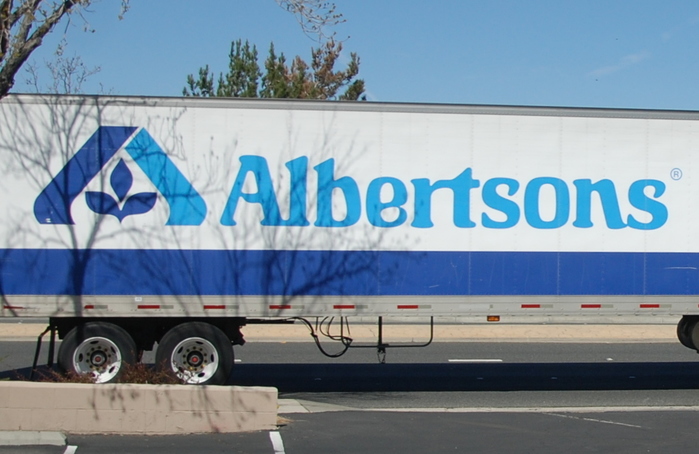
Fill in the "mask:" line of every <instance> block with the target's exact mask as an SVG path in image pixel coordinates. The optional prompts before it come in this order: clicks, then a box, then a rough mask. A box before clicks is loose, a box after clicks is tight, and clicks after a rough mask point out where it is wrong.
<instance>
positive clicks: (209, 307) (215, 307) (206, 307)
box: [204, 304, 226, 310]
mask: <svg viewBox="0 0 699 454" xmlns="http://www.w3.org/2000/svg"><path fill="white" fill-rule="evenodd" d="M225 308H226V306H225V304H219V305H216V304H212V305H208V306H207V305H206V304H205V305H204V309H205V310H206V309H225Z"/></svg>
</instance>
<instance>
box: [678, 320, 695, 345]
mask: <svg viewBox="0 0 699 454" xmlns="http://www.w3.org/2000/svg"><path fill="white" fill-rule="evenodd" d="M697 321H699V319H698V318H697V317H692V316H689V315H684V316H682V318H681V319H680V321H679V323H677V339H679V341H680V343H681V344H682V345H684V346H685V347H687V348H691V349H692V350H696V346H695V345H694V342H693V341H692V331H693V329H694V326H695V325H696V324H697Z"/></svg>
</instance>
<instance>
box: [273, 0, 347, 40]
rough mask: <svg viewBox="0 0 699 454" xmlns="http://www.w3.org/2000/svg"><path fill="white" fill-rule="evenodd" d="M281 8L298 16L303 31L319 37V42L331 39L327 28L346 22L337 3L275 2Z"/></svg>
mask: <svg viewBox="0 0 699 454" xmlns="http://www.w3.org/2000/svg"><path fill="white" fill-rule="evenodd" d="M275 1H276V2H277V3H278V4H279V6H281V7H282V8H284V9H285V10H286V11H288V12H290V13H291V14H293V15H294V16H296V20H297V21H298V22H299V25H301V29H302V30H303V32H304V33H305V34H306V35H308V36H311V37H313V36H317V37H318V41H322V40H323V39H324V38H329V37H332V35H331V36H327V35H326V34H325V29H326V27H332V26H333V25H337V24H341V23H342V22H344V21H345V20H344V19H343V18H342V14H340V13H338V12H337V10H336V6H335V3H333V2H327V1H325V0H275Z"/></svg>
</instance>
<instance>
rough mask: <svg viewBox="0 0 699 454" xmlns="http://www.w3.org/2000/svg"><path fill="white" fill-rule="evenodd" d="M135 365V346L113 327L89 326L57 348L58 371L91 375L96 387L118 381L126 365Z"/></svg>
mask: <svg viewBox="0 0 699 454" xmlns="http://www.w3.org/2000/svg"><path fill="white" fill-rule="evenodd" d="M135 362H136V343H135V342H134V340H133V339H132V338H131V336H130V335H129V333H127V332H126V331H125V330H124V329H123V328H120V327H119V326H117V325H114V324H112V323H105V322H88V323H85V324H84V325H80V326H76V327H75V328H73V329H72V330H70V331H69V332H68V334H66V336H65V337H64V338H63V342H61V346H60V347H59V348H58V367H59V368H60V369H61V370H63V371H64V372H72V373H76V374H86V373H92V374H93V375H94V377H95V382H96V383H113V382H116V381H118V380H119V376H120V375H121V373H122V372H123V367H122V366H123V365H125V364H134V363H135Z"/></svg>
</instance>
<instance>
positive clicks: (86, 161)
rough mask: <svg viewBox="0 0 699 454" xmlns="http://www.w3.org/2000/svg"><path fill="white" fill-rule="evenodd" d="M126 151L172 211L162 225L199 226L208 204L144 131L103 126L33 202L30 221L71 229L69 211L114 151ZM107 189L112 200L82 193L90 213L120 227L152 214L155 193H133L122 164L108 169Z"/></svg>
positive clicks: (104, 196) (103, 194)
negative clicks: (108, 217) (109, 217)
mask: <svg viewBox="0 0 699 454" xmlns="http://www.w3.org/2000/svg"><path fill="white" fill-rule="evenodd" d="M121 149H124V150H125V151H126V152H127V153H128V154H129V156H130V157H131V158H132V159H133V160H134V162H135V163H136V164H137V165H138V167H139V168H140V169H141V170H142V171H143V173H144V174H145V175H146V176H147V177H148V179H149V180H150V181H151V182H152V183H153V185H154V187H155V188H156V189H157V191H158V192H159V193H160V194H161V195H162V197H163V198H164V199H165V201H166V202H167V204H168V205H169V206H170V217H169V218H168V220H167V222H166V225H200V224H201V223H202V222H204V218H205V216H206V203H205V202H204V200H203V199H202V197H201V196H200V195H199V193H198V192H197V191H196V190H195V189H194V188H193V187H192V185H191V184H190V182H189V181H187V179H186V178H185V177H184V175H182V173H180V171H179V170H178V169H177V167H176V166H175V164H174V163H173V162H172V161H171V160H170V158H169V157H168V156H167V155H166V154H165V152H163V150H162V149H161V148H160V146H159V145H158V144H157V143H156V142H155V140H153V138H152V137H151V136H150V134H148V131H146V130H145V129H143V128H137V127H132V126H101V127H99V128H98V129H97V131H96V132H95V133H94V134H93V135H92V137H90V139H88V141H87V142H85V145H83V146H82V147H81V148H80V149H79V150H78V152H77V153H76V154H75V155H74V156H73V157H72V158H71V159H70V160H69V161H68V163H67V164H66V166H65V167H64V168H63V169H62V170H61V172H59V174H58V175H56V177H55V178H54V179H53V180H51V182H50V183H49V184H48V186H46V188H45V189H44V190H43V191H42V192H41V194H39V197H37V199H36V201H35V202H34V216H36V219H37V221H39V223H41V224H74V222H73V218H72V216H71V213H70V207H71V205H72V204H73V202H74V201H75V199H76V198H78V197H79V196H80V194H81V193H83V191H84V190H85V189H86V188H87V185H88V184H89V183H90V181H92V180H93V179H94V178H95V177H96V176H97V175H98V174H99V173H100V171H101V170H102V169H103V168H104V167H105V165H107V163H108V162H109V161H110V160H111V159H112V158H114V156H115V155H116V153H117V151H119V150H121ZM109 184H110V185H111V189H112V191H113V194H114V195H116V199H115V198H114V196H113V195H111V194H108V193H105V192H97V191H85V201H86V203H87V206H88V207H89V208H90V209H91V210H92V211H94V212H96V213H98V214H104V215H112V216H115V217H116V218H117V219H119V221H120V222H121V221H122V220H123V219H124V218H126V217H127V216H130V215H135V214H143V213H147V212H148V211H150V210H151V209H152V208H153V207H154V206H155V202H156V200H157V198H158V197H157V193H155V192H138V193H134V194H132V193H131V192H132V191H131V189H132V184H133V175H132V173H131V171H130V170H129V168H128V167H127V165H126V163H124V161H123V160H120V161H119V162H118V163H117V165H116V166H115V167H114V169H113V170H112V173H111V175H110V177H109Z"/></svg>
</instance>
